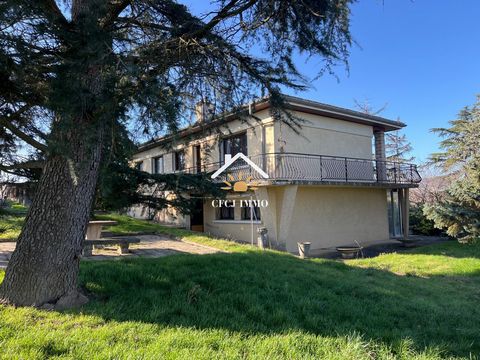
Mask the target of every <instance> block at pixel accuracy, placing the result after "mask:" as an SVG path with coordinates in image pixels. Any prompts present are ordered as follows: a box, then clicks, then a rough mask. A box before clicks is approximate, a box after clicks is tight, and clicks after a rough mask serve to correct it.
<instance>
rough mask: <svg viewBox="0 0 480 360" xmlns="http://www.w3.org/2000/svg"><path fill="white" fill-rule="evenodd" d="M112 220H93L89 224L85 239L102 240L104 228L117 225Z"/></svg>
mask: <svg viewBox="0 0 480 360" xmlns="http://www.w3.org/2000/svg"><path fill="white" fill-rule="evenodd" d="M116 224H117V222H116V221H112V220H92V221H89V222H88V226H87V234H86V236H85V239H100V238H101V237H102V228H103V227H104V226H108V225H116Z"/></svg>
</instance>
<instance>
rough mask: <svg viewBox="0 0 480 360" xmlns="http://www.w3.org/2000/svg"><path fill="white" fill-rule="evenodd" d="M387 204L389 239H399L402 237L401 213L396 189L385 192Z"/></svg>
mask: <svg viewBox="0 0 480 360" xmlns="http://www.w3.org/2000/svg"><path fill="white" fill-rule="evenodd" d="M387 204H388V229H389V232H390V237H401V236H403V229H402V211H401V205H400V201H399V197H398V191H397V190H396V189H393V190H387Z"/></svg>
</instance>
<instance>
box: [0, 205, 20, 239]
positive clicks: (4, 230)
mask: <svg viewBox="0 0 480 360" xmlns="http://www.w3.org/2000/svg"><path fill="white" fill-rule="evenodd" d="M26 213H27V208H26V207H25V206H23V205H21V204H18V203H12V202H8V206H7V207H1V208H0V242H1V241H12V240H15V239H17V237H18V235H20V230H21V229H22V225H23V222H24V221H25V215H26Z"/></svg>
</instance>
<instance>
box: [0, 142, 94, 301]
mask: <svg viewBox="0 0 480 360" xmlns="http://www.w3.org/2000/svg"><path fill="white" fill-rule="evenodd" d="M97 135H98V137H99V138H98V139H97V140H98V141H97V143H96V144H94V145H93V146H88V145H85V144H83V143H82V140H81V139H80V141H79V142H75V147H76V152H77V157H76V161H73V160H67V159H66V158H65V157H63V156H58V155H57V156H54V157H52V158H50V159H48V160H47V162H46V165H45V168H44V172H43V174H42V177H41V179H40V183H39V185H38V187H37V191H36V195H35V198H34V201H33V204H32V206H31V208H30V210H29V212H28V215H27V218H26V221H25V225H24V227H23V230H22V233H21V235H20V237H19V238H18V241H17V247H16V249H15V251H14V253H13V255H12V258H11V260H10V262H9V264H8V267H7V271H6V275H5V279H4V281H3V283H2V285H1V288H0V298H2V299H3V302H6V303H10V304H15V305H20V306H30V305H33V306H42V305H45V304H56V305H57V307H58V308H66V307H71V306H75V305H80V304H82V303H84V302H85V299H86V298H84V297H83V296H82V295H81V294H79V293H78V270H79V260H80V254H81V251H82V243H83V239H84V238H85V232H86V226H87V224H88V221H89V217H90V210H91V206H92V201H93V199H94V195H95V187H96V182H97V177H98V173H99V166H100V159H101V149H102V142H101V137H102V135H101V134H97ZM84 141H86V140H84ZM90 141H91V139H90Z"/></svg>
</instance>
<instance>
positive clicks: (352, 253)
mask: <svg viewBox="0 0 480 360" xmlns="http://www.w3.org/2000/svg"><path fill="white" fill-rule="evenodd" d="M361 250H362V248H361V247H359V246H339V247H337V251H338V252H339V253H340V254H342V258H344V259H355V258H356V257H358V253H359V252H360V251H361Z"/></svg>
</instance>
